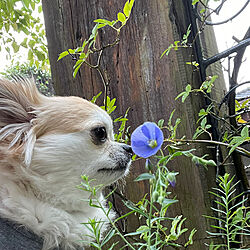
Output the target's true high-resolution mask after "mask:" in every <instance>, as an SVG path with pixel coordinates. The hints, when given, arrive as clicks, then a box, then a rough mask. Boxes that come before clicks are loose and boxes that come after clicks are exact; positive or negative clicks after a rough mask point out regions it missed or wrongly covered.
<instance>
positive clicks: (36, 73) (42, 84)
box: [1, 63, 54, 96]
mask: <svg viewBox="0 0 250 250" xmlns="http://www.w3.org/2000/svg"><path fill="white" fill-rule="evenodd" d="M1 74H2V75H3V76H4V77H5V78H9V79H16V78H24V79H26V78H27V79H32V78H33V79H34V81H35V83H36V86H37V88H38V89H39V91H40V92H41V93H43V94H44V95H47V96H51V95H54V89H53V86H52V81H51V75H50V73H49V72H48V71H46V70H44V69H42V68H40V67H38V68H37V67H36V66H34V65H33V66H29V64H27V63H24V64H19V63H17V64H16V65H14V66H11V67H9V68H7V69H6V71H5V72H2V73H1Z"/></svg>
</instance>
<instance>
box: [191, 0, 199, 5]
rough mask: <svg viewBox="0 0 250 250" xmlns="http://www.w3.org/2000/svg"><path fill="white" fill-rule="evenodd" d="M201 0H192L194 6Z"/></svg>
mask: <svg viewBox="0 0 250 250" xmlns="http://www.w3.org/2000/svg"><path fill="white" fill-rule="evenodd" d="M199 1H200V0H192V5H195V4H197V3H198V2H199Z"/></svg>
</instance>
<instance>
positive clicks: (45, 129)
mask: <svg viewBox="0 0 250 250" xmlns="http://www.w3.org/2000/svg"><path fill="white" fill-rule="evenodd" d="M0 129H1V130H0V165H2V166H4V167H5V168H8V166H9V167H10V168H11V170H9V172H8V174H9V175H13V176H12V177H13V178H17V179H18V178H27V179H28V181H29V182H31V183H33V184H34V183H36V186H37V187H38V189H39V190H43V191H44V192H47V191H48V189H50V190H49V191H50V192H55V193H58V192H59V193H60V192H65V190H66V188H67V189H68V190H72V188H75V186H76V185H78V184H79V180H80V176H81V175H87V176H89V178H90V179H95V183H97V184H103V185H108V184H111V183H112V182H114V181H116V180H117V179H119V178H121V177H122V176H124V175H125V174H126V173H127V172H128V167H129V164H130V161H131V155H132V151H131V148H130V147H129V146H127V145H125V144H122V143H117V142H115V141H114V138H113V126H112V121H111V118H110V117H109V115H108V114H107V113H106V112H105V111H103V110H102V109H101V108H99V107H98V106H97V105H95V104H93V103H90V102H88V101H86V100H84V99H82V98H79V97H45V96H43V95H41V94H40V93H39V92H38V91H37V89H36V87H35V85H34V84H33V83H32V82H29V81H21V82H18V81H6V80H1V81H0ZM14 175H15V176H14Z"/></svg>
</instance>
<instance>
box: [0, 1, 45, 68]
mask: <svg viewBox="0 0 250 250" xmlns="http://www.w3.org/2000/svg"><path fill="white" fill-rule="evenodd" d="M35 11H36V12H37V13H41V12H42V6H41V1H40V0H35V1H32V0H15V1H13V0H5V1H0V50H1V49H2V48H3V49H5V50H6V52H7V53H8V55H9V58H10V57H11V54H12V53H13V52H14V54H16V53H17V52H18V51H19V49H20V48H21V47H22V48H25V49H28V58H27V59H28V61H29V64H30V66H31V65H36V67H39V66H40V67H42V68H43V69H44V68H48V67H47V66H48V50H47V45H46V40H45V30H44V26H43V24H42V22H41V20H40V18H39V17H36V18H35V17H34V12H35ZM15 33H20V34H23V37H24V39H23V41H22V42H18V41H17V40H16V38H15V37H16V35H15Z"/></svg>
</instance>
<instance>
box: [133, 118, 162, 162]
mask: <svg viewBox="0 0 250 250" xmlns="http://www.w3.org/2000/svg"><path fill="white" fill-rule="evenodd" d="M163 140H164V136H163V133H162V131H161V129H160V128H159V127H158V126H157V125H156V124H155V123H153V122H145V123H143V124H142V125H141V126H139V127H137V128H136V129H135V130H134V132H133V133H132V135H131V146H132V150H133V151H134V153H135V154H136V155H138V156H140V157H143V158H148V157H150V156H152V155H155V154H156V153H157V151H158V150H159V149H160V148H161V145H162V143H163Z"/></svg>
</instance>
